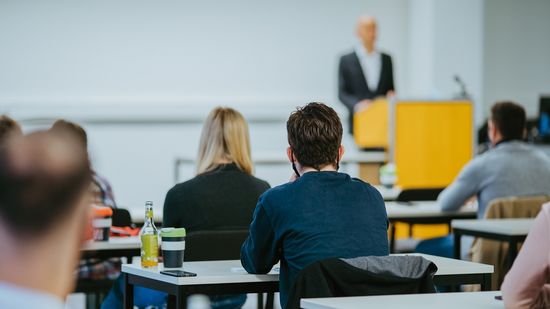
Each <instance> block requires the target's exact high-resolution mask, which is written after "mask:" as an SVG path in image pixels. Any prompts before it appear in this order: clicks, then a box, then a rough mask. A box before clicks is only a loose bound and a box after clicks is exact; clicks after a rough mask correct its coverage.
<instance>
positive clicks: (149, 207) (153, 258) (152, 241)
mask: <svg viewBox="0 0 550 309" xmlns="http://www.w3.org/2000/svg"><path fill="white" fill-rule="evenodd" d="M139 236H140V238H141V266H142V267H144V268H149V267H156V266H157V265H158V261H159V238H158V230H157V228H156V227H155V222H154V220H153V202H151V201H147V202H146V203H145V223H143V227H142V228H141V231H140V232H139Z"/></svg>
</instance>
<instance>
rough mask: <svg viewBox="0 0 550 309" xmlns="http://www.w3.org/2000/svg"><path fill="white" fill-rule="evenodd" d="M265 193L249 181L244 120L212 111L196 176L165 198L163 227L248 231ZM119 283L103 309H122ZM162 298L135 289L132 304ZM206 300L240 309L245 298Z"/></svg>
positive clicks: (257, 181) (254, 181) (232, 112)
mask: <svg viewBox="0 0 550 309" xmlns="http://www.w3.org/2000/svg"><path fill="white" fill-rule="evenodd" d="M267 189H269V184H268V183H267V182H265V181H263V180H261V179H258V178H256V177H254V176H253V165H252V159H251V152H250V137H249V132H248V124H247V123H246V120H245V119H244V117H243V116H242V115H241V114H240V113H239V112H238V111H236V110H234V109H232V108H223V107H217V108H215V109H214V110H212V112H210V114H209V115H208V118H207V119H206V121H205V123H204V125H203V129H202V134H201V138H200V144H199V153H198V158H197V175H196V176H195V177H194V178H192V179H190V180H188V181H186V182H183V183H180V184H177V185H175V186H174V187H173V188H171V189H170V190H169V191H168V193H167V194H166V199H165V201H164V214H163V226H164V227H177V228H179V227H184V228H185V229H186V230H187V232H196V231H204V230H225V229H248V226H249V224H250V221H251V220H252V213H253V212H254V207H255V206H256V203H257V202H258V198H259V196H260V195H261V194H262V193H264V192H265V191H266V190H267ZM121 283H122V282H121V281H120V280H117V286H116V287H115V288H113V290H112V291H111V293H110V294H109V296H108V297H107V299H106V300H105V302H104V304H103V307H102V308H121V306H122V305H121V302H122V284H121ZM165 295H166V294H164V293H159V292H156V291H153V290H148V289H143V288H140V289H139V290H137V289H136V292H135V297H134V298H135V301H134V303H135V304H136V305H138V306H140V307H142V306H146V305H155V306H157V307H162V306H163V302H165V297H166V296H165ZM155 299H156V300H158V301H157V302H154V303H152V300H155ZM210 300H211V306H212V308H224V309H230V308H240V307H242V305H243V304H244V303H245V301H246V295H244V294H243V295H224V296H211V297H210Z"/></svg>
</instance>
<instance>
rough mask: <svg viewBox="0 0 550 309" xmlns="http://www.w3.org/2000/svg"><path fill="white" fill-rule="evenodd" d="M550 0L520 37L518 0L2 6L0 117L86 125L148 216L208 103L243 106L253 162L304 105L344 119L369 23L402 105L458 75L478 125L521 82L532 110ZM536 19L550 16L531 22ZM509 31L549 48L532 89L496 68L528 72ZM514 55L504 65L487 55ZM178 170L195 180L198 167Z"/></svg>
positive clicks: (535, 52)
mask: <svg viewBox="0 0 550 309" xmlns="http://www.w3.org/2000/svg"><path fill="white" fill-rule="evenodd" d="M548 3H549V2H548V1H544V0H540V1H539V0H530V1H524V2H522V5H523V6H529V7H531V6H533V7H532V8H531V9H530V10H523V11H522V10H520V11H521V14H519V16H518V18H519V21H518V24H521V28H519V29H516V28H513V29H512V27H513V26H512V25H511V24H508V23H506V22H505V21H504V20H503V19H502V18H501V15H500V14H501V13H498V12H500V11H502V12H504V13H506V14H511V13H512V12H514V11H515V7H516V6H517V5H519V4H515V3H514V1H512V0H505V1H496V0H486V1H485V2H481V1H477V0H465V1H452V0H437V1H436V0H411V1H407V0H390V1H384V0H366V1H365V0H346V1H328V0H326V1H317V0H304V1H291V0H283V1H277V2H268V1H253V0H235V1H213V0H206V1H168V0H162V1H129V0H117V1H71V2H66V1H47V2H44V1H39V0H31V1H15V0H8V1H2V3H1V4H0V41H1V42H2V46H1V47H0V112H2V113H4V112H8V113H10V114H11V115H12V116H14V117H15V118H17V119H20V120H22V121H23V124H24V127H25V130H26V131H31V130H34V129H37V128H41V127H45V126H47V125H49V124H50V123H51V120H52V119H54V118H57V117H65V118H68V119H72V120H75V121H78V122H80V123H82V124H83V125H84V127H85V128H86V129H87V130H88V133H89V138H90V152H91V155H92V160H93V164H94V166H95V168H96V170H97V171H98V172H99V173H100V174H103V175H104V176H106V177H107V178H108V179H110V180H111V182H112V184H113V187H114V190H115V194H116V195H117V199H118V201H119V204H121V205H123V206H125V207H136V208H141V207H142V205H143V202H144V201H145V200H153V201H154V202H155V204H156V205H157V210H158V211H160V209H161V207H160V206H161V205H162V203H163V201H164V195H165V193H166V191H167V190H168V189H169V188H170V187H171V186H172V185H173V184H174V181H175V179H174V159H175V158H176V157H179V156H185V157H193V156H194V155H195V153H196V149H197V143H198V138H199V133H200V123H201V121H202V120H203V119H204V118H205V117H206V114H207V113H208V111H209V110H210V109H211V108H212V107H214V106H216V105H228V106H233V107H236V108H238V109H239V110H241V111H242V112H243V114H244V115H245V116H246V117H247V119H248V120H249V121H250V127H251V137H252V149H253V156H254V154H271V153H280V154H281V155H284V151H285V147H286V140H285V126H284V121H285V120H286V118H287V117H288V114H289V112H290V111H291V110H292V109H293V108H294V107H295V106H297V105H302V104H304V103H306V102H309V101H313V100H318V101H324V102H327V103H329V104H330V105H332V106H334V107H335V108H336V109H337V111H338V112H339V113H340V114H341V115H342V116H343V117H344V116H345V115H346V111H345V110H344V109H343V108H342V107H341V106H340V104H339V102H338V100H337V97H336V70H337V64H338V57H339V55H341V54H342V53H344V52H347V51H350V50H351V48H352V47H353V46H354V45H355V44H356V39H355V37H354V29H353V28H354V23H355V20H356V18H357V16H358V15H360V14H361V13H369V14H372V15H375V16H376V17H377V18H378V20H379V26H380V33H379V37H380V38H379V47H380V49H381V50H383V51H387V52H389V53H390V54H391V55H392V56H393V60H394V66H395V76H396V86H397V90H398V93H399V96H401V97H403V98H409V97H415V98H432V97H437V98H447V97H451V96H452V95H453V94H455V93H456V92H457V91H458V87H457V86H456V85H455V84H454V83H453V82H452V77H453V75H454V74H459V75H460V76H461V77H462V78H463V79H464V80H465V82H466V83H467V84H468V87H469V89H470V92H471V93H472V95H473V97H474V99H475V100H476V106H478V107H479V108H478V110H479V111H480V114H479V115H478V118H479V119H482V118H483V116H484V115H483V112H484V111H485V110H486V109H487V106H488V103H487V102H486V101H487V100H489V99H493V98H495V97H497V96H498V94H499V93H500V91H502V89H500V88H501V87H506V86H509V85H510V84H513V85H515V86H516V87H514V88H513V89H514V91H513V92H512V91H508V90H507V92H502V93H504V95H508V96H510V97H512V98H517V99H524V98H526V99H527V98H529V100H525V104H528V110H529V112H530V113H531V114H534V113H535V112H536V102H533V100H532V98H535V97H537V95H535V94H534V93H533V92H536V91H542V90H540V86H541V85H549V84H550V81H548V78H549V74H550V69H548V63H549V59H548V56H547V55H548V54H550V52H549V49H550V48H549V46H550V42H549V37H548V35H547V29H549V27H548V25H547V23H548V20H550V18H548V17H550V16H549V15H550V9H549V8H548ZM457 12H459V13H457ZM530 14H536V16H537V17H536V18H537V19H546V20H544V21H540V23H541V24H536V25H531V24H525V23H522V21H528V20H529V19H530V18H531V17H530V16H532V15H530ZM461 15H464V16H461ZM502 27H503V28H504V29H505V30H501V29H502ZM544 27H546V28H544ZM531 28H532V29H531ZM445 29H448V30H445ZM457 29H458V30H460V31H462V33H463V35H462V36H461V35H460V32H457ZM508 30H514V31H516V33H521V32H525V31H526V30H532V31H533V33H532V35H530V37H534V38H532V39H528V38H525V37H521V36H515V38H514V39H515V40H518V41H517V42H519V43H521V44H528V45H531V44H532V45H536V46H538V47H537V48H536V49H535V48H530V49H529V53H528V55H529V57H522V58H521V61H522V62H523V61H524V62H525V63H526V64H527V65H529V67H530V68H534V69H535V70H536V69H537V65H538V64H539V63H540V64H541V65H544V66H546V69H545V70H536V74H534V75H533V83H527V82H525V81H521V82H519V83H513V79H511V77H506V78H505V77H503V76H502V74H501V73H500V71H499V70H497V69H499V68H500V67H501V66H502V65H503V64H506V62H507V61H509V62H513V63H514V65H520V64H517V62H518V61H520V60H519V59H516V58H517V55H518V53H519V52H520V51H523V50H525V48H526V46H516V45H514V44H511V46H509V45H508V44H506V42H508V40H507V39H506V37H503V36H502V35H503V34H501V33H500V32H501V31H508ZM447 31H448V32H452V33H446V32H447ZM537 37H538V39H536V38H537ZM487 38H491V39H490V40H488V39H487ZM489 43H490V44H492V45H491V46H487V44H489ZM464 45H466V47H465V46H464ZM503 45H504V46H506V47H507V48H508V49H507V51H506V54H505V55H506V57H504V56H503V57H500V58H495V57H491V59H489V60H488V59H487V58H488V54H487V53H488V51H489V52H490V53H491V55H493V54H494V52H495V49H497V48H498V47H501V46H503ZM527 47H529V46H527ZM459 48H463V49H464V50H466V51H465V52H458V51H457V50H459ZM457 55H458V56H461V57H462V58H461V59H460V60H459V61H458V60H457ZM491 55H490V56H491ZM508 57H511V58H512V59H513V60H511V61H510V60H508ZM484 84H489V85H490V87H489V88H488V90H487V91H484V90H485V88H484V87H483V85H484ZM533 85H537V86H533ZM347 142H348V143H349V141H347ZM349 171H350V172H351V173H352V174H353V173H355V171H354V170H353V169H351V170H349ZM180 174H181V177H180V180H184V179H186V178H190V177H192V175H193V166H191V165H184V166H183V167H182V168H181V169H180ZM256 174H257V176H259V177H262V178H266V179H268V180H269V181H270V182H271V183H272V185H276V184H279V183H281V182H283V181H285V179H286V178H287V177H288V176H289V175H290V169H289V168H288V167H286V166H281V167H276V168H273V167H258V168H257V171H256Z"/></svg>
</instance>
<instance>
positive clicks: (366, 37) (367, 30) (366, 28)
mask: <svg viewBox="0 0 550 309" xmlns="http://www.w3.org/2000/svg"><path fill="white" fill-rule="evenodd" d="M376 34H377V26H376V19H375V18H374V17H372V16H361V17H359V19H358V20H357V36H358V37H359V39H360V40H361V42H362V43H363V45H365V46H366V47H368V48H373V47H374V43H375V42H376Z"/></svg>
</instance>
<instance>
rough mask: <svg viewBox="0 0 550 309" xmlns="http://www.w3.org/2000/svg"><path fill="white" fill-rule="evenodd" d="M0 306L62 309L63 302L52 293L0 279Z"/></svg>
mask: <svg viewBox="0 0 550 309" xmlns="http://www.w3.org/2000/svg"><path fill="white" fill-rule="evenodd" d="M0 308H2V309H12V308H13V309H16V308H17V309H19V308H21V309H26V308H29V309H30V308H40V309H63V308H65V303H64V302H63V301H62V300H61V299H59V298H57V297H55V296H54V295H51V294H48V293H45V292H42V291H39V290H33V289H28V288H25V287H22V286H17V285H14V284H11V283H7V282H4V281H0Z"/></svg>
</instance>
